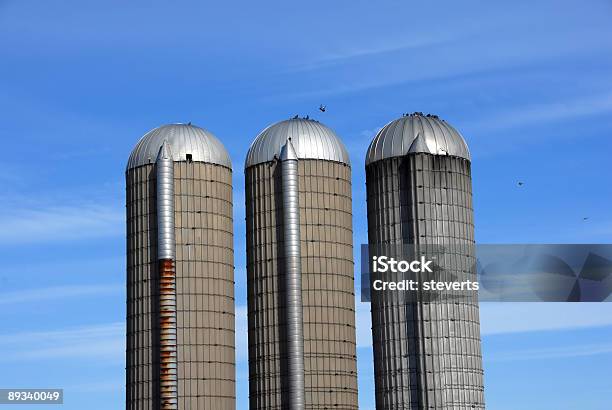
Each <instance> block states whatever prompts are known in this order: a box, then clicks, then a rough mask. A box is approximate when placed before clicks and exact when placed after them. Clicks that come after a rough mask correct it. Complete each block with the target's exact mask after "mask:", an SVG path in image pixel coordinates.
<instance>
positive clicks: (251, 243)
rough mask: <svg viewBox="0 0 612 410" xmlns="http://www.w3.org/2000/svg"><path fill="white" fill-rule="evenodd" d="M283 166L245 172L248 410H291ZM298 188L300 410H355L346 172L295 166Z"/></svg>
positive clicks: (331, 165)
mask: <svg viewBox="0 0 612 410" xmlns="http://www.w3.org/2000/svg"><path fill="white" fill-rule="evenodd" d="M292 142H293V140H292ZM284 164H285V162H281V161H279V162H272V163H263V164H259V165H256V166H252V167H249V168H248V169H247V170H246V212H247V218H246V222H247V279H248V310H249V400H250V406H249V408H250V409H251V410H264V409H265V410H281V409H283V410H285V409H288V408H290V407H289V404H288V397H289V386H288V381H289V378H288V361H287V354H288V352H287V350H286V348H285V346H286V345H287V337H288V332H287V325H286V320H285V319H284V318H285V317H286V309H287V300H286V295H287V292H286V281H285V260H284V249H285V245H284V241H285V238H284V235H285V234H284V209H283V198H282V192H283V187H282V168H283V166H284ZM298 187H299V199H298V203H299V207H300V212H299V217H300V227H299V228H300V236H301V240H300V247H301V248H300V252H301V270H302V309H303V329H304V330H303V331H304V376H305V379H304V392H305V397H304V400H305V408H306V409H321V410H322V409H325V408H327V409H357V408H358V403H357V373H356V371H357V369H356V348H355V310H354V307H355V297H354V280H353V247H352V213H351V173H350V168H349V167H348V166H346V165H344V164H342V163H339V162H331V161H317V160H302V159H300V160H299V161H298Z"/></svg>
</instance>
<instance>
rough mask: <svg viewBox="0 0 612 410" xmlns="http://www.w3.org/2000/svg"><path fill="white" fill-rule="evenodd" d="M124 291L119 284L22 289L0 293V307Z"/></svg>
mask: <svg viewBox="0 0 612 410" xmlns="http://www.w3.org/2000/svg"><path fill="white" fill-rule="evenodd" d="M124 289H125V285H121V284H104V285H72V286H52V287H47V288H38V289H23V290H16V291H11V292H2V293H0V306H2V305H10V306H13V305H16V304H18V303H29V302H42V301H49V300H57V299H60V300H65V299H67V298H77V297H83V296H100V295H112V294H121V293H122V292H123V291H124Z"/></svg>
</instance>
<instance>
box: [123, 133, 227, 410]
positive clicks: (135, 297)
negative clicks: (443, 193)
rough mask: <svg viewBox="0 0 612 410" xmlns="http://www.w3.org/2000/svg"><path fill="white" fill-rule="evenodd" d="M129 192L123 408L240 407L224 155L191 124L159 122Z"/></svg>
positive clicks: (138, 156)
mask: <svg viewBox="0 0 612 410" xmlns="http://www.w3.org/2000/svg"><path fill="white" fill-rule="evenodd" d="M126 193H127V200H126V205H127V352H126V361H127V366H126V383H127V386H126V408H127V409H128V410H145V409H146V410H154V409H162V410H163V409H179V410H187V409H196V408H199V409H219V410H229V409H235V359H234V357H235V352H234V350H235V349H234V322H235V321H234V266H233V265H234V261H233V229H232V219H233V218H232V169H231V162H230V158H229V155H228V153H227V152H226V150H225V148H224V147H223V145H222V144H221V142H219V140H217V138H215V137H214V135H212V134H211V133H210V132H208V131H206V130H204V129H202V128H199V127H196V126H193V125H191V124H171V125H164V126H161V127H159V128H155V129H154V130H152V131H150V132H148V133H147V134H145V135H144V136H143V137H142V139H141V140H140V141H139V142H138V144H137V145H136V147H135V148H134V150H133V151H132V153H131V155H130V158H129V161H128V165H127V170H126Z"/></svg>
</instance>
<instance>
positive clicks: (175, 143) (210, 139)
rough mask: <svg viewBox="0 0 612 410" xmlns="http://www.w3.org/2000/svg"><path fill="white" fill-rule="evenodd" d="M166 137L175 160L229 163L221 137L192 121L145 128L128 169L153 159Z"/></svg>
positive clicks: (149, 162)
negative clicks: (149, 129) (218, 137)
mask: <svg viewBox="0 0 612 410" xmlns="http://www.w3.org/2000/svg"><path fill="white" fill-rule="evenodd" d="M164 141H167V142H168V144H169V145H170V149H171V151H172V159H173V160H174V161H186V160H187V156H188V155H189V156H190V157H191V160H192V161H198V162H206V163H209V164H217V165H222V166H224V167H227V168H231V167H232V162H231V160H230V156H229V154H228V153H227V151H226V150H225V147H224V146H223V144H221V141H219V140H218V139H217V137H215V136H214V135H213V134H212V133H211V132H210V131H207V130H205V129H203V128H200V127H196V126H195V125H191V124H168V125H163V126H161V127H158V128H155V129H153V130H151V131H149V132H147V133H146V134H145V135H144V136H143V137H142V138H141V139H140V141H138V143H137V144H136V147H134V149H133V150H132V153H131V154H130V158H129V160H128V164H127V169H128V170H129V169H132V168H136V167H140V166H142V165H147V164H151V163H153V162H155V158H156V157H157V153H158V152H159V148H160V147H161V146H162V144H163V142H164Z"/></svg>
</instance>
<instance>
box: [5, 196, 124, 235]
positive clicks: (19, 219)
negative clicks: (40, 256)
mask: <svg viewBox="0 0 612 410" xmlns="http://www.w3.org/2000/svg"><path fill="white" fill-rule="evenodd" d="M124 218H125V216H124V210H123V209H122V208H120V207H118V206H115V205H109V206H103V205H99V204H93V203H84V204H70V205H58V206H53V205H52V206H48V207H38V208H19V205H18V204H16V205H14V206H12V207H11V208H9V209H4V210H3V211H2V213H1V214H0V226H1V227H2V229H0V244H21V243H38V242H49V241H60V240H75V239H85V238H87V239H91V238H102V237H110V236H119V235H122V234H123V233H124Z"/></svg>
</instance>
